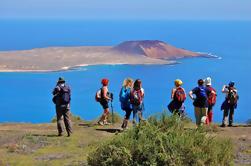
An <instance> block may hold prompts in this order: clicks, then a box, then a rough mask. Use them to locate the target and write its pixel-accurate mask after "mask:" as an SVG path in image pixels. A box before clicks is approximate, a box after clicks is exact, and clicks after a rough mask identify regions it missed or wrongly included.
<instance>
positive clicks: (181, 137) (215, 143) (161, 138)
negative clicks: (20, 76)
mask: <svg viewBox="0 0 251 166" xmlns="http://www.w3.org/2000/svg"><path fill="white" fill-rule="evenodd" d="M94 149H95V150H94V151H93V152H91V153H90V154H89V156H88V164H89V165H94V166H95V165H100V166H105V165H135V166H136V165H161V166H162V165H198V166H199V165H232V163H233V149H232V143H231V141H230V140H221V139H217V138H215V137H212V136H209V135H208V134H207V133H206V132H205V130H204V129H203V128H201V129H185V128H184V122H183V121H181V120H180V118H178V117H176V116H172V117H169V116H167V114H166V113H163V114H161V115H159V116H153V117H150V118H149V119H148V121H147V122H146V123H141V124H140V125H138V126H136V127H134V128H132V129H129V130H128V131H127V132H124V133H122V134H120V135H118V136H116V137H115V138H114V139H112V140H109V141H107V142H104V143H103V144H101V145H98V146H97V147H96V148H94Z"/></svg>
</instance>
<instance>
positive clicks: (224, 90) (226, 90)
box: [221, 85, 228, 93]
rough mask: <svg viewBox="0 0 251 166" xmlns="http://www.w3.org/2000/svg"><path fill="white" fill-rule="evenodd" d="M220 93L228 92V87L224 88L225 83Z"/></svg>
mask: <svg viewBox="0 0 251 166" xmlns="http://www.w3.org/2000/svg"><path fill="white" fill-rule="evenodd" d="M221 92H222V93H228V89H227V88H226V85H223V88H222V90H221Z"/></svg>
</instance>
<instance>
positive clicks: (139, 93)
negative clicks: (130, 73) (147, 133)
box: [130, 79, 145, 124]
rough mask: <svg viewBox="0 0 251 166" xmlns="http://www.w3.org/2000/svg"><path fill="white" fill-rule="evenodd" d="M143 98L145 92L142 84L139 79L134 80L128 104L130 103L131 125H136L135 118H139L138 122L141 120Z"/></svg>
mask: <svg viewBox="0 0 251 166" xmlns="http://www.w3.org/2000/svg"><path fill="white" fill-rule="evenodd" d="M144 96H145V92H144V89H143V88H142V82H141V80H140V79H136V80H135V82H134V84H133V89H132V90H131V96H130V102H131V103H132V109H133V124H136V116H137V115H138V117H139V122H140V121H141V120H143V113H142V112H143V109H144V103H143V101H144Z"/></svg>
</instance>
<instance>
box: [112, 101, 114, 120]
mask: <svg viewBox="0 0 251 166" xmlns="http://www.w3.org/2000/svg"><path fill="white" fill-rule="evenodd" d="M111 109H112V124H113V123H114V116H113V105H112V100H111Z"/></svg>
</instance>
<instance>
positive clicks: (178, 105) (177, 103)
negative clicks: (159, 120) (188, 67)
mask: <svg viewBox="0 0 251 166" xmlns="http://www.w3.org/2000/svg"><path fill="white" fill-rule="evenodd" d="M182 84H183V82H182V81H181V80H180V79H176V80H175V81H174V85H175V87H174V88H173V89H172V92H171V99H172V101H171V102H170V103H169V104H168V109H169V111H170V112H171V113H173V114H178V115H179V116H180V117H182V116H184V112H185V107H184V101H185V100H186V92H185V90H184V88H182V87H181V85H182Z"/></svg>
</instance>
